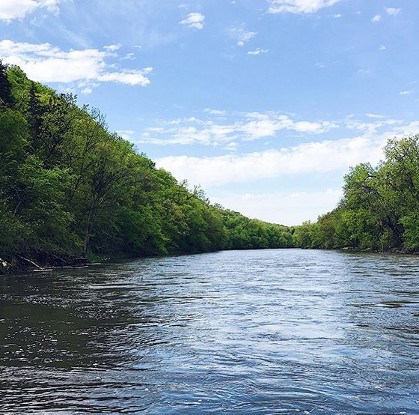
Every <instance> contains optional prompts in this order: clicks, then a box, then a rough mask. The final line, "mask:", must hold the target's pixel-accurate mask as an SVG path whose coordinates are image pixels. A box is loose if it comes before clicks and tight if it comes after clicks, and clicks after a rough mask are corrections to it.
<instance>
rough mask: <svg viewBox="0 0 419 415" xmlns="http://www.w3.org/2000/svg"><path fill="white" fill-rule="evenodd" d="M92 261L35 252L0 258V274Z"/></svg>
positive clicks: (40, 269)
mask: <svg viewBox="0 0 419 415" xmlns="http://www.w3.org/2000/svg"><path fill="white" fill-rule="evenodd" d="M90 263H91V260H90V259H89V258H83V257H76V256H72V255H68V254H53V253H50V252H33V253H31V254H30V255H13V256H10V257H7V258H0V275H5V274H17V273H20V272H27V271H46V270H50V269H54V268H63V267H81V266H86V265H89V264H90Z"/></svg>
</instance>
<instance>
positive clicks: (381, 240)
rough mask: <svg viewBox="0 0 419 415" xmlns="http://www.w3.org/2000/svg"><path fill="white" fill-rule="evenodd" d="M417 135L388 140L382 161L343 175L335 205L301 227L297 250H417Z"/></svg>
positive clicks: (418, 177)
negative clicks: (338, 197)
mask: <svg viewBox="0 0 419 415" xmlns="http://www.w3.org/2000/svg"><path fill="white" fill-rule="evenodd" d="M418 212H419V136H418V135H415V136H412V137H407V138H403V139H399V140H396V139H391V140H389V141H388V144H387V146H386V147H385V160H384V161H382V162H381V164H380V165H379V166H378V167H377V168H374V167H372V166H371V165H370V164H368V163H363V164H359V165H357V166H355V167H354V168H353V169H351V171H350V172H349V173H348V174H347V175H346V176H345V185H344V196H343V199H342V200H341V202H340V204H339V207H338V208H337V209H335V210H334V211H333V212H331V213H328V214H326V215H323V216H321V217H319V219H318V221H317V222H316V223H315V224H303V225H302V226H300V227H298V228H297V230H296V232H295V235H296V237H295V241H296V244H297V246H301V247H306V248H327V249H328V248H343V247H349V248H353V249H359V250H374V251H383V250H389V249H397V250H404V251H405V250H418V249H419V216H418Z"/></svg>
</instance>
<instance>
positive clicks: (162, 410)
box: [0, 250, 419, 414]
mask: <svg viewBox="0 0 419 415" xmlns="http://www.w3.org/2000/svg"><path fill="white" fill-rule="evenodd" d="M418 282H419V257H414V256H392V255H368V254H353V253H339V252H325V251H304V250H265V251H241V252H239V251H232V252H220V253H214V254H206V255H194V256H180V257H171V258H159V259H141V260H137V261H133V262H128V263H121V264H116V265H115V264H108V265H100V266H92V267H90V268H85V269H79V270H55V271H53V272H49V273H32V274H30V275H20V276H6V277H0V374H1V376H0V413H22V414H26V413H41V414H52V413H54V414H55V413H61V414H73V413H74V414H76V413H96V414H103V413H115V414H118V413H121V414H122V413H132V414H137V413H142V412H144V413H147V414H202V413H213V414H218V413H223V414H236V413H237V414H277V413H279V414H298V413H300V414H418V413H419V363H418V360H419V354H418V351H419V349H418V346H419V285H418Z"/></svg>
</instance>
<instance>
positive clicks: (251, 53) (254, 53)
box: [247, 48, 269, 56]
mask: <svg viewBox="0 0 419 415" xmlns="http://www.w3.org/2000/svg"><path fill="white" fill-rule="evenodd" d="M268 52H269V50H268V49H261V48H256V49H255V50H249V52H247V54H248V55H249V56H258V55H262V54H264V53H268Z"/></svg>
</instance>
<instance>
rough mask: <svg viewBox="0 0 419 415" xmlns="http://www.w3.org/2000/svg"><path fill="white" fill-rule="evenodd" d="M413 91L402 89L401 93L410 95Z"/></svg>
mask: <svg viewBox="0 0 419 415" xmlns="http://www.w3.org/2000/svg"><path fill="white" fill-rule="evenodd" d="M411 93H412V91H400V95H410V94H411Z"/></svg>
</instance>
